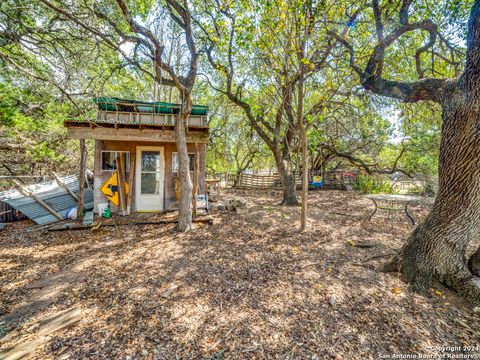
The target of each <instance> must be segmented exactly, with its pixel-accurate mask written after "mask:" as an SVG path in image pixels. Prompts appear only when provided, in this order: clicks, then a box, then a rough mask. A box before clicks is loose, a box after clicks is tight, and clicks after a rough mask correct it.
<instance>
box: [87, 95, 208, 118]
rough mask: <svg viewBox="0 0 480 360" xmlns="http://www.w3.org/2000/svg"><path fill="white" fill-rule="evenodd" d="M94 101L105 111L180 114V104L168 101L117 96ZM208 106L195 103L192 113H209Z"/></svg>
mask: <svg viewBox="0 0 480 360" xmlns="http://www.w3.org/2000/svg"><path fill="white" fill-rule="evenodd" d="M93 101H94V102H95V103H96V104H97V106H98V109H99V110H104V111H125V112H147V113H153V112H154V113H156V114H178V113H179V112H180V104H172V103H167V102H161V101H157V102H147V101H137V100H128V99H119V98H115V97H97V98H94V99H93ZM207 112H208V106H202V105H193V107H192V115H207Z"/></svg>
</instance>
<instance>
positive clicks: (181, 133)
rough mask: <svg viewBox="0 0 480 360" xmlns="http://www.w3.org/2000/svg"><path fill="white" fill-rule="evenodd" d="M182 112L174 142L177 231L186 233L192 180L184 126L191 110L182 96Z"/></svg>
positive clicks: (189, 218) (188, 227) (189, 224)
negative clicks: (178, 190)
mask: <svg viewBox="0 0 480 360" xmlns="http://www.w3.org/2000/svg"><path fill="white" fill-rule="evenodd" d="M183 95H184V98H183V103H182V110H181V113H180V114H179V116H178V117H177V120H176V123H175V140H176V143H177V151H178V162H179V164H178V178H179V180H180V203H179V204H178V223H177V230H178V231H181V232H186V231H189V230H191V228H192V208H191V202H192V200H191V199H192V180H191V179H190V160H189V158H188V150H187V141H186V139H185V124H186V123H187V120H188V117H189V116H190V112H191V110H192V98H191V96H190V94H189V93H186V92H185V94H183Z"/></svg>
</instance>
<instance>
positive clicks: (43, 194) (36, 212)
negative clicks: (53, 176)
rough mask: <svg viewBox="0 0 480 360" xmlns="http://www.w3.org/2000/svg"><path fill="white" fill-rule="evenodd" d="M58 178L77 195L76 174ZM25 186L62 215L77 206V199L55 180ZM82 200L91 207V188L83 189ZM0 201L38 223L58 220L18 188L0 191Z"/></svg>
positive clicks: (88, 207) (87, 207)
mask: <svg viewBox="0 0 480 360" xmlns="http://www.w3.org/2000/svg"><path fill="white" fill-rule="evenodd" d="M60 179H61V181H62V182H63V183H64V184H65V185H66V186H67V187H68V188H70V190H72V192H73V193H74V194H77V195H78V177H77V176H76V175H69V176H63V177H60ZM25 188H26V189H28V190H29V191H30V192H32V193H34V194H35V195H37V196H38V197H39V198H40V199H42V200H43V201H44V202H45V203H47V204H48V205H49V206H50V207H51V208H52V209H53V210H55V211H56V212H57V213H58V214H59V215H61V216H62V217H65V216H66V214H67V212H68V210H70V209H72V208H75V207H76V206H77V201H76V200H75V199H74V198H73V197H72V196H71V195H70V194H69V193H68V192H67V191H66V190H65V189H64V188H62V187H61V186H59V185H58V184H57V182H56V181H55V180H52V181H46V182H42V183H38V184H34V185H30V186H25ZM84 200H85V208H86V209H92V208H93V190H91V189H87V188H86V189H85V190H84ZM0 201H3V202H5V203H7V204H8V205H10V206H11V207H13V208H15V209H16V210H18V211H20V212H22V213H23V214H24V215H25V216H26V217H28V218H29V219H32V220H33V221H35V222H36V223H37V224H39V225H45V224H51V223H54V222H57V221H59V220H58V219H57V218H56V217H55V216H54V215H53V214H51V213H50V212H49V211H48V210H47V209H45V208H44V207H43V206H42V205H40V204H39V203H37V202H36V201H35V200H34V199H32V198H30V197H28V196H25V195H23V194H22V193H20V192H19V191H18V190H7V191H4V192H0Z"/></svg>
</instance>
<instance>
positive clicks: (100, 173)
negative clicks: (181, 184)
mask: <svg viewBox="0 0 480 360" xmlns="http://www.w3.org/2000/svg"><path fill="white" fill-rule="evenodd" d="M137 146H161V147H163V148H164V157H165V159H164V160H165V174H164V175H165V183H164V197H165V209H168V207H169V205H170V204H172V203H174V202H175V201H176V200H175V185H174V177H175V176H176V173H173V172H172V156H173V155H172V154H173V153H174V152H177V147H176V144H175V143H164V142H138V141H113V140H96V141H95V165H94V204H95V211H98V204H99V203H105V202H107V197H106V196H105V195H103V194H102V192H101V191H100V189H101V187H102V186H103V184H104V183H105V182H106V181H107V180H108V179H109V178H110V177H111V176H112V173H113V171H105V170H102V157H101V153H102V150H110V151H128V152H129V153H130V156H136V151H137V149H136V148H137ZM198 146H199V156H200V159H199V163H200V166H199V173H198V186H199V190H198V193H199V194H204V193H205V192H206V183H205V176H206V144H199V145H198ZM187 148H188V151H189V152H191V153H194V152H195V144H187ZM129 175H130V174H129V173H128V172H127V174H126V179H127V180H128V177H129ZM191 175H192V180H193V173H191ZM135 180H136V176H135V177H134V181H133V186H132V189H131V190H132V191H133V193H132V211H135ZM111 210H112V212H117V211H118V209H117V207H116V206H115V205H113V204H111Z"/></svg>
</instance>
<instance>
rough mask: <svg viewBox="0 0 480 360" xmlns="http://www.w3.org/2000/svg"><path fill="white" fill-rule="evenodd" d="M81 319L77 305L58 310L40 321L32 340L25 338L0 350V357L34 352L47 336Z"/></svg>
mask: <svg viewBox="0 0 480 360" xmlns="http://www.w3.org/2000/svg"><path fill="white" fill-rule="evenodd" d="M80 319H81V310H80V308H79V307H73V308H70V309H67V310H64V311H60V312H58V313H56V314H54V315H52V316H50V317H49V318H47V319H45V320H43V321H41V322H40V329H39V331H38V333H37V334H35V335H34V338H33V339H32V340H27V341H24V342H21V343H20V344H17V345H15V346H14V347H13V348H12V349H9V350H6V351H5V352H0V358H2V359H4V360H20V359H25V358H27V357H29V356H31V355H33V353H34V352H35V350H36V349H37V348H39V347H40V346H41V345H42V344H44V343H45V342H46V341H47V340H48V336H49V335H52V334H53V333H55V332H57V331H59V330H62V329H65V328H67V327H69V326H72V325H73V324H75V323H77V322H79V321H80Z"/></svg>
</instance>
